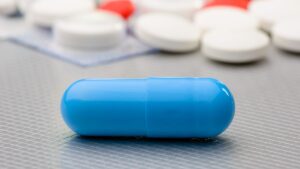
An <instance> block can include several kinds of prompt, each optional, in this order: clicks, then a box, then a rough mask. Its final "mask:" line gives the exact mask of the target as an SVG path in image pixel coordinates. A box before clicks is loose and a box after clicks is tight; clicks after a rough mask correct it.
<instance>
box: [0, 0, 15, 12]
mask: <svg viewBox="0 0 300 169" xmlns="http://www.w3.org/2000/svg"><path fill="white" fill-rule="evenodd" d="M16 10H17V4H16V0H0V14H2V15H10V14H13V13H15V12H16Z"/></svg>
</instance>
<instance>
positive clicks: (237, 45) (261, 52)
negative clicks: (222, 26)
mask: <svg viewBox="0 0 300 169" xmlns="http://www.w3.org/2000/svg"><path fill="white" fill-rule="evenodd" d="M269 43H270V40H269V37H268V36H267V35H266V34H265V33H263V32H261V31H259V30H213V31H209V32H208V33H206V34H205V35H204V37H203V42H202V51H203V54H204V55H205V56H207V57H208V58H210V59H213V60H216V61H221V62H227V63H247V62H253V61H257V60H259V59H262V58H263V57H265V56H266V52H267V48H268V46H269Z"/></svg>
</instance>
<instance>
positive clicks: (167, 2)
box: [138, 0, 202, 18]
mask: <svg viewBox="0 0 300 169" xmlns="http://www.w3.org/2000/svg"><path fill="white" fill-rule="evenodd" d="M138 3H139V7H140V12H141V13H149V12H166V13H172V14H175V15H180V16H183V17H187V18H192V16H193V14H194V13H195V11H196V10H197V9H200V8H201V6H202V1H199V0H141V1H139V2H138Z"/></svg>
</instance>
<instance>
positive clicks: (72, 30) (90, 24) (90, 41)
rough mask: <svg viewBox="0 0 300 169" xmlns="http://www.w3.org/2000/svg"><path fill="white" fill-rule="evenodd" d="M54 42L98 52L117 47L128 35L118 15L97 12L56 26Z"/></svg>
mask: <svg viewBox="0 0 300 169" xmlns="http://www.w3.org/2000/svg"><path fill="white" fill-rule="evenodd" d="M53 32H54V42H55V43H57V44H59V45H61V46H64V47H68V48H73V49H80V50H89V49H92V50H96V49H102V48H109V47H113V46H116V45H117V44H119V43H120V42H122V40H123V38H124V37H125V35H126V28H125V23H124V20H123V19H122V18H121V17H120V16H119V15H117V14H114V13H112V12H107V11H95V12H91V13H87V14H83V15H80V16H76V17H73V18H70V19H67V20H62V21H59V22H57V23H56V24H55V26H54V31H53Z"/></svg>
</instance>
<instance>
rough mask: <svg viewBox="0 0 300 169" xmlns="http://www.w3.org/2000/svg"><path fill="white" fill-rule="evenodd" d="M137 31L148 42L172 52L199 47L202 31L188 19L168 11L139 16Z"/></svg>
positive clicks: (136, 25) (139, 36) (136, 24)
mask: <svg viewBox="0 0 300 169" xmlns="http://www.w3.org/2000/svg"><path fill="white" fill-rule="evenodd" d="M135 33H136V35H137V36H138V38H139V39H140V40H142V41H143V42H145V43H146V44H148V45H150V46H153V47H155V48H159V49H161V50H164V51H170V52H187V51H192V50H195V49H197V48H198V46H199V42H200V35H201V33H200V31H199V30H198V29H197V28H195V27H194V25H193V24H192V23H190V22H189V21H188V20H187V19H185V18H183V17H180V16H176V15H173V14H167V13H149V14H145V15H142V16H141V17H139V18H138V19H137V21H136V23H135Z"/></svg>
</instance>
